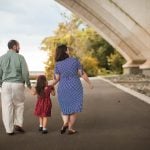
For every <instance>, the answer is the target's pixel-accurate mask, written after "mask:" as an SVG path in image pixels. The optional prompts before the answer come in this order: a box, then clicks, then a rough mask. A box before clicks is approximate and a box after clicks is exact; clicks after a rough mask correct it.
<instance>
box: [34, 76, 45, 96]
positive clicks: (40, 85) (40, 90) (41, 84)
mask: <svg viewBox="0 0 150 150" xmlns="http://www.w3.org/2000/svg"><path fill="white" fill-rule="evenodd" d="M46 85H47V80H46V77H45V76H44V75H40V76H39V77H38V79H37V84H36V87H35V88H36V92H37V94H38V95H39V96H41V97H44V88H45V86H46Z"/></svg>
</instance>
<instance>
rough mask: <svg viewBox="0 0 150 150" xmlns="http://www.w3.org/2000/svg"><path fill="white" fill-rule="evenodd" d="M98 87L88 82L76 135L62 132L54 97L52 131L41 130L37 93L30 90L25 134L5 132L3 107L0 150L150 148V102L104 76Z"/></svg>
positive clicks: (114, 149)
mask: <svg viewBox="0 0 150 150" xmlns="http://www.w3.org/2000/svg"><path fill="white" fill-rule="evenodd" d="M92 82H93V84H94V86H95V88H94V89H93V90H90V89H88V88H87V86H86V85H85V83H83V86H84V93H85V95H84V110H83V112H82V113H80V114H79V116H78V121H77V123H76V129H77V130H78V131H79V133H78V134H76V135H67V134H64V135H60V133H59V129H60V128H61V125H62V121H61V117H60V110H59V107H58V103H57V99H56V97H54V98H53V100H52V101H53V108H52V117H51V118H50V119H49V122H48V129H49V133H48V134H47V135H42V134H41V133H39V132H38V131H37V128H38V121H37V118H36V117H35V116H34V115H33V110H34V105H35V102H36V97H34V96H31V95H30V94H29V93H26V102H25V114H24V129H25V130H26V133H25V134H16V135H14V136H11V137H10V136H8V135H6V134H5V131H4V127H3V123H2V118H1V111H0V150H150V105H149V104H147V103H145V102H143V101H141V100H139V99H138V98H136V97H134V96H132V95H129V94H127V93H125V92H123V91H121V90H119V89H117V88H116V87H114V86H112V85H110V84H109V83H107V82H105V81H102V80H100V79H93V80H92Z"/></svg>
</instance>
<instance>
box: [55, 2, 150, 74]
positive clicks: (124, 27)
mask: <svg viewBox="0 0 150 150" xmlns="http://www.w3.org/2000/svg"><path fill="white" fill-rule="evenodd" d="M56 1H57V2H59V3H60V4H62V5H64V6H65V7H67V8H68V9H69V10H71V11H72V12H74V13H75V14H77V15H78V16H79V17H80V18H82V19H83V20H84V21H86V22H87V23H88V24H89V25H91V26H92V27H94V28H95V30H96V31H97V32H98V33H99V34H100V35H101V36H102V37H103V38H104V39H106V40H107V41H108V42H109V43H110V44H111V45H112V46H114V47H115V48H116V49H117V50H118V51H119V52H120V54H122V56H123V57H124V58H125V59H126V61H127V62H126V64H125V65H124V66H123V67H124V73H126V74H130V73H134V74H136V73H139V72H143V74H146V75H150V1H149V0H56Z"/></svg>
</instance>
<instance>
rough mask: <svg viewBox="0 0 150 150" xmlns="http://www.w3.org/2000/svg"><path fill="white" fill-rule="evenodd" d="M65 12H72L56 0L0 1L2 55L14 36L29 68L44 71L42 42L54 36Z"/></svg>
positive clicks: (0, 50)
mask: <svg viewBox="0 0 150 150" xmlns="http://www.w3.org/2000/svg"><path fill="white" fill-rule="evenodd" d="M64 12H65V13H67V14H69V13H70V11H69V10H67V9H66V8H65V7H63V6H61V5H60V4H58V3H57V2H55V1H54V0H0V56H1V55H2V54H4V53H6V52H7V51H8V47H7V43H8V41H9V40H11V39H15V40H17V41H19V43H20V54H21V55H23V56H24V57H25V59H26V61H27V64H28V67H29V71H44V61H46V59H47V53H46V52H44V51H42V50H40V47H41V42H42V40H43V39H44V38H45V37H48V36H52V35H53V32H54V30H55V29H56V28H57V26H58V23H60V22H62V21H63V20H64V17H63V16H61V13H64Z"/></svg>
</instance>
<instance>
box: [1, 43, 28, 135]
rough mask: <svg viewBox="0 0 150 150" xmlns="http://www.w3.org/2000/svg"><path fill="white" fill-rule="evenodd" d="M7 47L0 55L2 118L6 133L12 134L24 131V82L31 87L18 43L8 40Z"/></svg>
mask: <svg viewBox="0 0 150 150" xmlns="http://www.w3.org/2000/svg"><path fill="white" fill-rule="evenodd" d="M8 48H9V51H8V52H7V53H6V54H4V55H2V56H1V57H0V86H2V91H1V101H2V118H3V123H4V126H5V129H6V133H7V134H8V135H14V130H15V131H17V132H21V133H24V129H23V128H22V126H23V112H24V100H25V95H24V89H25V86H24V84H25V83H26V85H27V87H28V88H31V83H30V80H29V71H28V67H27V63H26V61H25V58H24V57H23V56H22V55H20V54H19V49H20V47H19V43H18V42H17V41H16V40H10V41H9V42H8Z"/></svg>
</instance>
